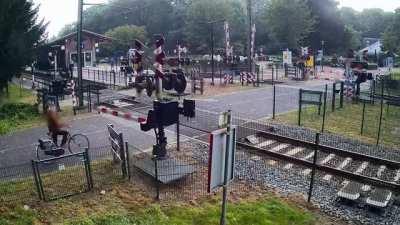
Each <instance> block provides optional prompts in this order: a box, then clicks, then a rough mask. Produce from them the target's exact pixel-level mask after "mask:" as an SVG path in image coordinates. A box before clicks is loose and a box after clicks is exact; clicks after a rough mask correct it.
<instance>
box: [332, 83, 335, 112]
mask: <svg viewBox="0 0 400 225" xmlns="http://www.w3.org/2000/svg"><path fill="white" fill-rule="evenodd" d="M335 107H336V83H333V84H332V112H335Z"/></svg>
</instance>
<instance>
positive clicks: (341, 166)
mask: <svg viewBox="0 0 400 225" xmlns="http://www.w3.org/2000/svg"><path fill="white" fill-rule="evenodd" d="M351 161H352V158H346V159H345V160H344V161H342V163H341V164H340V165H339V166H338V167H336V169H338V170H342V169H344V168H345V167H346V166H347V165H348V164H349V163H350V162H351ZM323 179H324V180H325V181H330V180H331V179H332V175H331V174H327V175H325V176H324V178H323Z"/></svg>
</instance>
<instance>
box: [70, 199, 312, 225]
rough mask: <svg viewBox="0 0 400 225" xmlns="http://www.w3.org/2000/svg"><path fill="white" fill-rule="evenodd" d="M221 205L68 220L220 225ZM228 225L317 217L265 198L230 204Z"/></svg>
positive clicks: (277, 224)
mask: <svg viewBox="0 0 400 225" xmlns="http://www.w3.org/2000/svg"><path fill="white" fill-rule="evenodd" d="M220 211H221V208H220V205H219V204H218V202H213V203H203V204H201V205H200V206H196V207H192V206H191V207H187V206H185V205H174V206H171V207H168V208H167V207H160V206H159V205H152V206H150V207H148V208H147V209H145V210H143V211H141V212H137V213H133V214H125V215H121V214H108V215H96V216H91V217H88V218H84V219H78V220H74V221H68V222H66V223H65V224H68V225H72V224H74V225H75V224H76V225H78V224H79V225H89V224H90V225H92V224H93V225H94V224H112V225H125V224H137V225H189V224H196V225H212V224H215V225H217V224H219V217H220ZM227 224H230V225H286V224H297V225H302V224H304V225H311V224H315V218H314V217H313V215H312V214H311V213H307V212H305V211H303V210H301V209H299V208H297V207H295V206H292V205H289V204H287V203H284V202H282V201H279V200H277V199H274V198H264V199H260V200H258V201H254V202H247V201H242V202H240V203H236V204H229V206H228V213H227Z"/></svg>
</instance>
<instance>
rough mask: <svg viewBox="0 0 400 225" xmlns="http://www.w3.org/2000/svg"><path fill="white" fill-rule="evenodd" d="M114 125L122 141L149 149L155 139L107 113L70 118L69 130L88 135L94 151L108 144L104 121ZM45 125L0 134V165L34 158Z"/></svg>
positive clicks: (137, 127)
mask: <svg viewBox="0 0 400 225" xmlns="http://www.w3.org/2000/svg"><path fill="white" fill-rule="evenodd" d="M110 123H112V124H114V126H115V128H116V129H117V130H118V131H120V132H123V134H124V139H125V141H128V142H129V143H130V144H132V145H134V146H137V147H140V148H142V149H148V148H151V146H152V145H153V143H154V141H155V138H154V134H153V132H150V131H149V132H147V133H145V132H142V131H140V128H139V125H138V124H137V123H134V122H129V121H125V120H123V119H120V118H116V117H113V116H108V115H96V114H94V115H93V116H91V117H89V118H85V119H78V120H75V121H72V122H71V123H70V125H71V130H72V132H71V133H83V134H86V135H87V136H88V137H89V140H90V145H91V150H92V151H96V149H99V148H101V147H103V146H107V145H109V141H108V139H107V129H106V125H107V124H110ZM46 133H47V128H45V127H39V128H33V129H29V130H25V131H22V132H18V133H15V134H11V135H7V136H1V137H0V143H1V147H0V168H1V167H8V166H12V165H19V164H24V163H27V162H29V161H30V160H32V159H34V158H35V153H34V149H35V145H36V143H37V141H38V139H39V138H43V137H46ZM167 137H168V140H170V142H174V141H175V136H174V134H173V133H171V132H167Z"/></svg>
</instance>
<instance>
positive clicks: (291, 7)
mask: <svg viewBox="0 0 400 225" xmlns="http://www.w3.org/2000/svg"><path fill="white" fill-rule="evenodd" d="M265 19H266V24H265V26H268V27H270V29H271V31H272V35H273V37H275V38H276V39H277V40H280V42H281V47H282V48H291V49H294V48H298V47H299V46H300V45H301V44H302V43H303V41H304V40H305V39H306V38H307V37H308V35H309V34H310V33H311V32H312V31H313V28H314V24H315V20H314V18H313V17H312V15H311V12H310V10H309V9H308V7H307V5H306V3H305V1H303V0H271V2H270V4H269V6H268V9H267V11H266V16H265Z"/></svg>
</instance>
